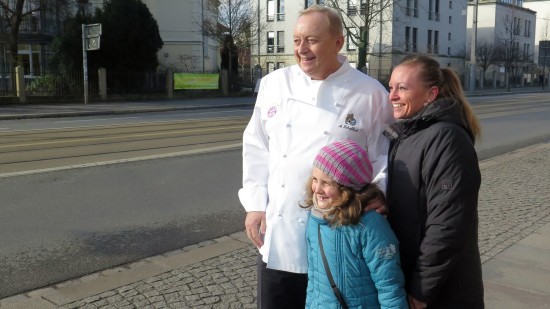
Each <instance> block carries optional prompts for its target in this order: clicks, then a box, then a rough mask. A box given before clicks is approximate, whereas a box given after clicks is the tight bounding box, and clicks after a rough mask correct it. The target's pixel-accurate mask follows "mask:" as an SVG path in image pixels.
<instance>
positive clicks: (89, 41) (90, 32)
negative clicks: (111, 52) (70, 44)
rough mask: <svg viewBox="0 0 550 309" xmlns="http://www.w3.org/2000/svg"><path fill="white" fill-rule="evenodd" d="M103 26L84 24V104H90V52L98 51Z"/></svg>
mask: <svg viewBox="0 0 550 309" xmlns="http://www.w3.org/2000/svg"><path fill="white" fill-rule="evenodd" d="M100 37H101V24H89V25H85V24H82V66H83V68H84V104H88V53H87V51H88V50H98V49H99V42H100Z"/></svg>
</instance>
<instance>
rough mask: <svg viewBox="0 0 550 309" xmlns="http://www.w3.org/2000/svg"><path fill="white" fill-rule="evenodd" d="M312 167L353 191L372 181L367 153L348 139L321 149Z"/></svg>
mask: <svg viewBox="0 0 550 309" xmlns="http://www.w3.org/2000/svg"><path fill="white" fill-rule="evenodd" d="M313 166H315V167H317V168H319V169H320V170H321V171H323V172H324V173H325V174H327V175H328V176H329V177H330V178H331V179H332V180H334V181H336V182H337V183H339V184H340V185H342V186H345V187H349V188H352V189H354V190H360V189H361V188H363V187H364V186H365V185H367V184H369V183H370V182H371V181H372V165H371V163H370V161H369V157H368V155H367V152H366V151H365V150H364V149H363V148H362V147H361V146H359V145H358V144H357V143H356V142H354V141H352V140H350V139H345V140H341V141H337V142H334V143H332V144H329V145H327V146H325V147H323V148H321V150H319V153H318V154H317V156H316V157H315V160H314V161H313Z"/></svg>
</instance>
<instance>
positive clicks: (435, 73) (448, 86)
mask: <svg viewBox="0 0 550 309" xmlns="http://www.w3.org/2000/svg"><path fill="white" fill-rule="evenodd" d="M397 66H415V67H417V68H418V69H419V70H418V76H419V77H420V79H421V80H422V82H423V83H424V84H425V85H426V86H427V87H428V88H430V87H432V86H436V87H438V88H439V94H438V96H437V99H440V98H454V99H455V100H456V101H458V103H459V104H460V105H461V107H462V111H463V115H464V118H465V120H466V124H467V126H468V127H469V129H470V130H471V132H472V135H473V138H474V141H475V139H476V138H478V137H480V136H481V127H480V125H479V121H478V120H477V117H476V116H475V114H474V111H473V110H472V107H471V106H470V104H469V103H468V100H466V96H465V95H464V91H463V90H462V85H461V84H460V79H459V78H458V76H457V75H456V73H455V72H454V71H453V70H451V69H450V68H441V67H440V65H439V62H437V61H436V60H435V59H433V58H431V57H429V56H426V55H422V54H413V55H409V56H407V57H405V58H403V60H401V61H400V62H399V64H398V65H397Z"/></svg>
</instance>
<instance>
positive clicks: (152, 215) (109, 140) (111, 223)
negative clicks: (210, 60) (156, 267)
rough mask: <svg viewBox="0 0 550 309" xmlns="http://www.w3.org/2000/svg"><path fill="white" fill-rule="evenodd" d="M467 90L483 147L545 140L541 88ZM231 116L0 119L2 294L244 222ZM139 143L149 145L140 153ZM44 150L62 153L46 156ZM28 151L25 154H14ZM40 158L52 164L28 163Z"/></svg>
mask: <svg viewBox="0 0 550 309" xmlns="http://www.w3.org/2000/svg"><path fill="white" fill-rule="evenodd" d="M471 101H472V103H473V105H474V110H475V111H476V113H477V114H478V116H479V117H480V119H481V121H482V125H483V130H484V133H483V139H482V141H481V143H480V144H479V145H478V146H477V147H478V152H479V154H480V159H483V158H486V157H490V156H493V155H496V154H499V153H502V152H506V151H510V150H513V149H516V148H518V147H523V146H525V145H528V144H532V143H535V142H537V141H548V140H550V122H549V121H548V119H550V102H549V99H548V98H545V97H543V96H542V95H536V94H521V95H509V96H497V97H479V98H474V99H472V100H471ZM247 112H248V113H249V111H245V112H244V113H247ZM241 113H243V111H241ZM232 116H236V115H232ZM239 116H242V115H239ZM117 118H118V119H117ZM191 118H192V117H191ZM205 119H207V120H205ZM209 119H216V120H215V121H210V120H209ZM226 120H227V119H226ZM226 120H223V119H219V118H217V117H212V115H208V117H205V118H204V119H202V121H201V122H202V123H201V124H200V126H199V125H198V124H197V122H193V120H187V119H181V115H178V113H168V112H167V113H161V114H159V113H157V114H155V115H152V114H151V115H149V114H143V115H139V116H135V115H134V116H132V117H131V118H126V117H123V118H121V117H112V118H105V117H101V118H99V117H88V118H86V119H83V118H74V119H63V121H64V123H63V124H59V123H57V121H59V120H56V119H51V120H49V121H44V122H28V125H29V126H31V125H32V126H33V127H32V128H25V126H24V122H21V121H19V122H3V123H2V127H3V130H2V133H1V134H0V137H1V138H0V153H1V154H2V155H1V156H0V158H2V159H1V160H5V159H4V158H5V157H10V156H8V154H10V155H11V157H10V158H12V162H11V163H10V162H9V160H8V161H2V164H0V167H1V168H7V167H8V166H10V165H11V166H12V168H13V169H11V170H10V169H6V170H5V171H9V173H11V174H6V172H4V173H3V174H0V182H1V185H0V196H1V197H2V203H1V204H0V213H1V214H2V215H1V216H0V248H2V250H1V251H0V298H2V297H5V296H8V295H13V294H17V293H20V292H23V291H27V290H32V289H36V288H39V287H41V286H45V285H49V284H52V283H55V282H59V281H64V280H67V279H69V278H73V277H80V276H82V275H85V274H89V273H92V272H95V271H98V270H101V269H106V268H110V267H113V266H116V265H119V264H124V263H127V262H130V261H134V260H139V259H141V258H144V257H147V256H151V255H156V254H159V253H162V252H167V251H171V250H174V249H177V248H181V247H184V246H187V245H190V244H194V243H198V242H200V241H203V240H209V239H213V238H216V237H219V236H223V235H227V234H229V233H232V232H235V231H240V230H242V227H243V219H244V211H243V210H242V208H241V206H240V205H239V202H238V199H237V195H236V192H237V190H238V188H239V187H240V177H241V161H240V148H239V147H234V146H232V145H234V144H235V143H236V140H237V139H238V140H239V141H240V135H241V134H242V128H240V127H239V126H242V127H244V122H242V121H241V122H239V123H238V124H231V125H230V126H235V127H234V128H233V127H232V128H230V129H229V130H228V131H227V132H225V133H223V132H224V131H223V130H221V129H220V127H221V126H223V125H222V123H224V121H226ZM241 120H242V119H241ZM68 121H71V122H68ZM205 123H208V124H205ZM8 124H13V128H12V129H10V127H9V126H8ZM177 124H179V125H183V126H181V127H177ZM190 124H191V125H190ZM193 124H194V125H193ZM153 128H157V129H158V128H162V129H161V130H154V129H153ZM209 130H214V131H209ZM216 130H218V131H216ZM220 130H221V131H220ZM175 131H177V132H175ZM229 131H232V132H230V133H229ZM75 132H79V133H78V134H77V135H76V136H75V135H74V134H75ZM151 132H157V133H158V134H159V135H157V136H156V137H155V136H149V137H147V136H146V135H147V134H149V133H151ZM192 132H194V133H192ZM206 132H214V133H213V134H208V133H206ZM193 134H195V136H194V137H190V135H193ZM224 134H227V135H224ZM161 135H162V136H165V137H167V138H163V139H162V140H163V142H164V143H165V144H163V146H162V147H159V144H158V143H159V139H160V138H158V136H161ZM197 135H199V136H197ZM121 136H126V138H128V139H121ZM220 136H224V137H223V138H221V139H220ZM208 138H211V139H212V140H215V141H216V142H215V143H218V144H215V146H212V145H209V142H208ZM224 139H225V140H224ZM227 140H229V142H228V141H227ZM98 141H101V142H100V143H98ZM186 143H187V144H186ZM45 145H47V147H46V146H45ZM174 145H178V146H177V147H184V148H181V149H180V148H178V149H177V150H174V149H175V148H173V147H172V146H174ZM182 145H183V146H182ZM190 145H191V146H192V147H191V148H185V147H190ZM140 147H141V148H140ZM174 147H176V146H174ZM224 147H225V148H224ZM83 148H85V149H86V151H88V152H84V154H83V153H82V151H83ZM142 148H147V149H150V150H151V151H153V150H154V151H155V152H154V153H147V154H146V155H148V156H149V157H148V158H147V160H141V159H135V156H140V155H144V154H143V153H141V152H140V151H143V149H142ZM205 149H206V150H207V152H206V153H202V151H203V150H205ZM17 151H21V152H19V153H17ZM94 151H95V152H94ZM136 151H137V152H136ZM174 151H176V152H174ZM12 152H13V153H12ZM33 153H34V154H33ZM48 153H55V155H56V156H58V157H60V158H58V160H57V161H56V160H41V158H43V157H44V156H45V155H46V154H48ZM37 154H38V155H37ZM76 154H78V155H76ZM172 155H173V156H172ZM25 156H28V157H25ZM113 156H114V157H113ZM23 157H25V158H27V159H26V161H28V162H27V163H21V162H19V163H17V162H15V161H17V160H18V159H19V161H25V160H20V159H21V158H23ZM33 158H34V159H33ZM90 158H93V160H90ZM132 158H134V159H132ZM113 159H114V160H113ZM72 160H75V161H72ZM46 161H48V162H50V163H51V162H57V163H58V164H57V165H55V164H54V165H48V164H45V165H33V164H38V163H37V162H42V163H41V164H44V162H46ZM59 163H61V164H59ZM106 163H109V164H106ZM67 164H72V165H79V166H80V167H81V168H70V169H64V168H63V166H65V165H67ZM16 166H18V167H16ZM15 167H16V168H15ZM37 168H39V169H44V168H53V170H50V171H49V172H40V173H34V171H35V170H36V169H37ZM29 171H30V172H31V173H29V174H24V173H28V172H29ZM21 172H23V174H21ZM13 173H16V174H13ZM17 173H19V174H17Z"/></svg>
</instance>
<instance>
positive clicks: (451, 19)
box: [449, 16, 453, 24]
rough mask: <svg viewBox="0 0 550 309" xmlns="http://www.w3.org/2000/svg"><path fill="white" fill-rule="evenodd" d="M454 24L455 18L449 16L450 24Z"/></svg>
mask: <svg viewBox="0 0 550 309" xmlns="http://www.w3.org/2000/svg"><path fill="white" fill-rule="evenodd" d="M452 23H453V17H452V16H449V24H452Z"/></svg>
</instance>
